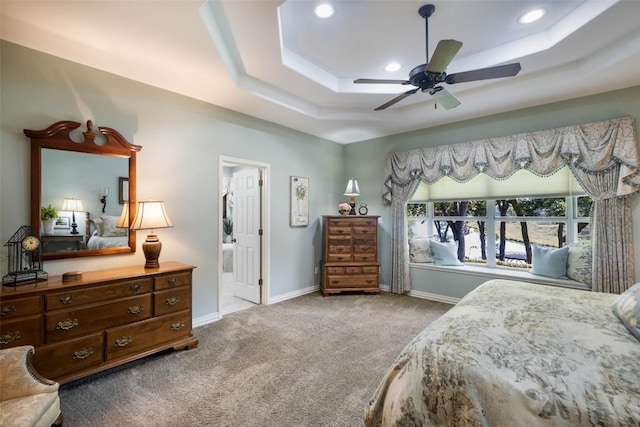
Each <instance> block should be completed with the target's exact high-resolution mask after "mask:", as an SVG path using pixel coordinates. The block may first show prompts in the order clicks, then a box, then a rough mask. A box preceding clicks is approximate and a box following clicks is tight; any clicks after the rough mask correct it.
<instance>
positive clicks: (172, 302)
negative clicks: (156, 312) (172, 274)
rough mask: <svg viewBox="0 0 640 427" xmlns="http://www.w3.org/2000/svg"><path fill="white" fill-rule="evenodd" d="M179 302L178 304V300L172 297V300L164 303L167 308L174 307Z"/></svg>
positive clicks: (168, 299) (169, 299)
mask: <svg viewBox="0 0 640 427" xmlns="http://www.w3.org/2000/svg"><path fill="white" fill-rule="evenodd" d="M179 302H180V298H178V297H173V298H167V299H166V300H165V302H164V303H165V304H167V305H168V306H169V307H173V306H174V305H176V304H178V303H179Z"/></svg>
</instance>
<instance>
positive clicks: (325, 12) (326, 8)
mask: <svg viewBox="0 0 640 427" xmlns="http://www.w3.org/2000/svg"><path fill="white" fill-rule="evenodd" d="M315 13H316V16H317V17H318V18H329V17H331V16H332V15H333V6H331V5H330V4H328V3H320V4H319V5H317V6H316V9H315Z"/></svg>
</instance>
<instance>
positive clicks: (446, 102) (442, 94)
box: [430, 86, 460, 110]
mask: <svg viewBox="0 0 640 427" xmlns="http://www.w3.org/2000/svg"><path fill="white" fill-rule="evenodd" d="M435 89H438V90H435ZM430 93H431V95H433V96H434V98H435V99H436V102H437V103H438V105H440V106H441V107H442V108H444V109H445V110H450V109H452V108H456V107H457V106H458V105H460V100H459V99H458V98H456V97H455V96H454V95H453V94H452V93H451V92H449V91H448V90H446V89H445V88H443V87H442V86H439V87H437V88H434V90H433V91H431V92H430Z"/></svg>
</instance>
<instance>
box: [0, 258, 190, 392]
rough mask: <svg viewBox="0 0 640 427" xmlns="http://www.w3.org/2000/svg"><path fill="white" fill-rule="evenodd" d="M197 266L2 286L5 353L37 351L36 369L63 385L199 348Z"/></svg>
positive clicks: (0, 339)
mask: <svg viewBox="0 0 640 427" xmlns="http://www.w3.org/2000/svg"><path fill="white" fill-rule="evenodd" d="M193 268H194V267H193V266H190V265H186V264H182V263H178V262H163V263H162V264H161V266H160V268H157V269H144V268H143V267H142V266H136V267H125V268H116V269H110V270H101V271H92V272H85V273H83V275H82V278H81V279H79V280H76V281H69V282H63V281H62V276H52V277H49V280H47V281H44V282H37V283H33V284H24V285H19V286H16V287H8V286H5V287H3V288H2V292H1V293H0V315H1V319H0V348H6V347H14V346H18V345H26V344H30V345H33V346H35V347H36V351H35V354H34V356H33V364H34V366H35V368H36V369H37V370H38V372H39V373H41V374H42V375H43V376H45V377H47V378H50V379H52V380H55V381H58V382H60V383H65V382H69V381H72V380H75V379H78V378H81V377H84V376H86V375H89V374H93V373H96V372H99V371H102V370H105V369H109V368H112V367H114V366H118V365H121V364H124V363H127V362H129V361H132V360H135V359H139V358H141V357H144V356H147V355H149V354H152V353H156V352H159V351H162V350H166V349H170V348H173V349H175V350H179V349H191V348H195V347H196V346H197V345H198V340H197V339H196V338H195V337H194V336H193V333H192V328H191V318H192V310H191V280H192V272H193Z"/></svg>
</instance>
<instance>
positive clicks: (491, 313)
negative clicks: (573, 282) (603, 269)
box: [365, 280, 640, 427]
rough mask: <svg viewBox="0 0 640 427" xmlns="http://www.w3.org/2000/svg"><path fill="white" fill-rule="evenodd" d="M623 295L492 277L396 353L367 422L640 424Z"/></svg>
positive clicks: (638, 369)
mask: <svg viewBox="0 0 640 427" xmlns="http://www.w3.org/2000/svg"><path fill="white" fill-rule="evenodd" d="M617 298H618V295H613V294H603V293H595V292H587V291H577V290H572V289H564V288H558V287H552V286H545V285H536V284H530V283H524V282H515V281H509V280H491V281H488V282H486V283H484V284H483V285H481V286H480V287H478V288H477V289H476V290H475V291H473V292H471V293H470V294H468V295H467V296H466V297H464V298H463V299H462V300H461V301H460V302H459V303H458V304H457V305H456V306H455V307H453V308H452V309H451V310H449V312H447V313H446V314H445V315H444V316H442V317H441V318H440V319H438V320H437V321H436V322H434V323H432V324H431V325H430V326H429V327H427V328H426V329H425V330H423V331H422V332H421V333H420V334H419V335H418V336H417V337H416V338H414V339H413V340H412V341H411V342H410V343H409V344H408V345H407V347H406V348H405V349H404V350H403V351H402V353H401V354H400V355H399V356H398V357H397V359H396V360H395V362H394V364H393V366H392V367H391V368H390V369H389V371H388V372H387V374H386V375H385V377H384V379H383V380H382V382H381V383H380V385H379V386H378V389H377V390H376V392H375V394H374V396H373V398H372V400H371V402H370V404H369V406H368V407H367V408H366V410H365V425H367V426H456V427H459V426H635V427H637V426H640V342H638V341H637V340H636V339H635V338H634V337H633V335H631V333H630V332H629V331H628V330H627V329H626V328H625V327H624V326H623V325H622V323H621V322H620V321H618V319H617V318H616V317H615V316H614V314H613V313H612V311H611V305H612V304H613V303H614V301H615V300H616V299H617Z"/></svg>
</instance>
